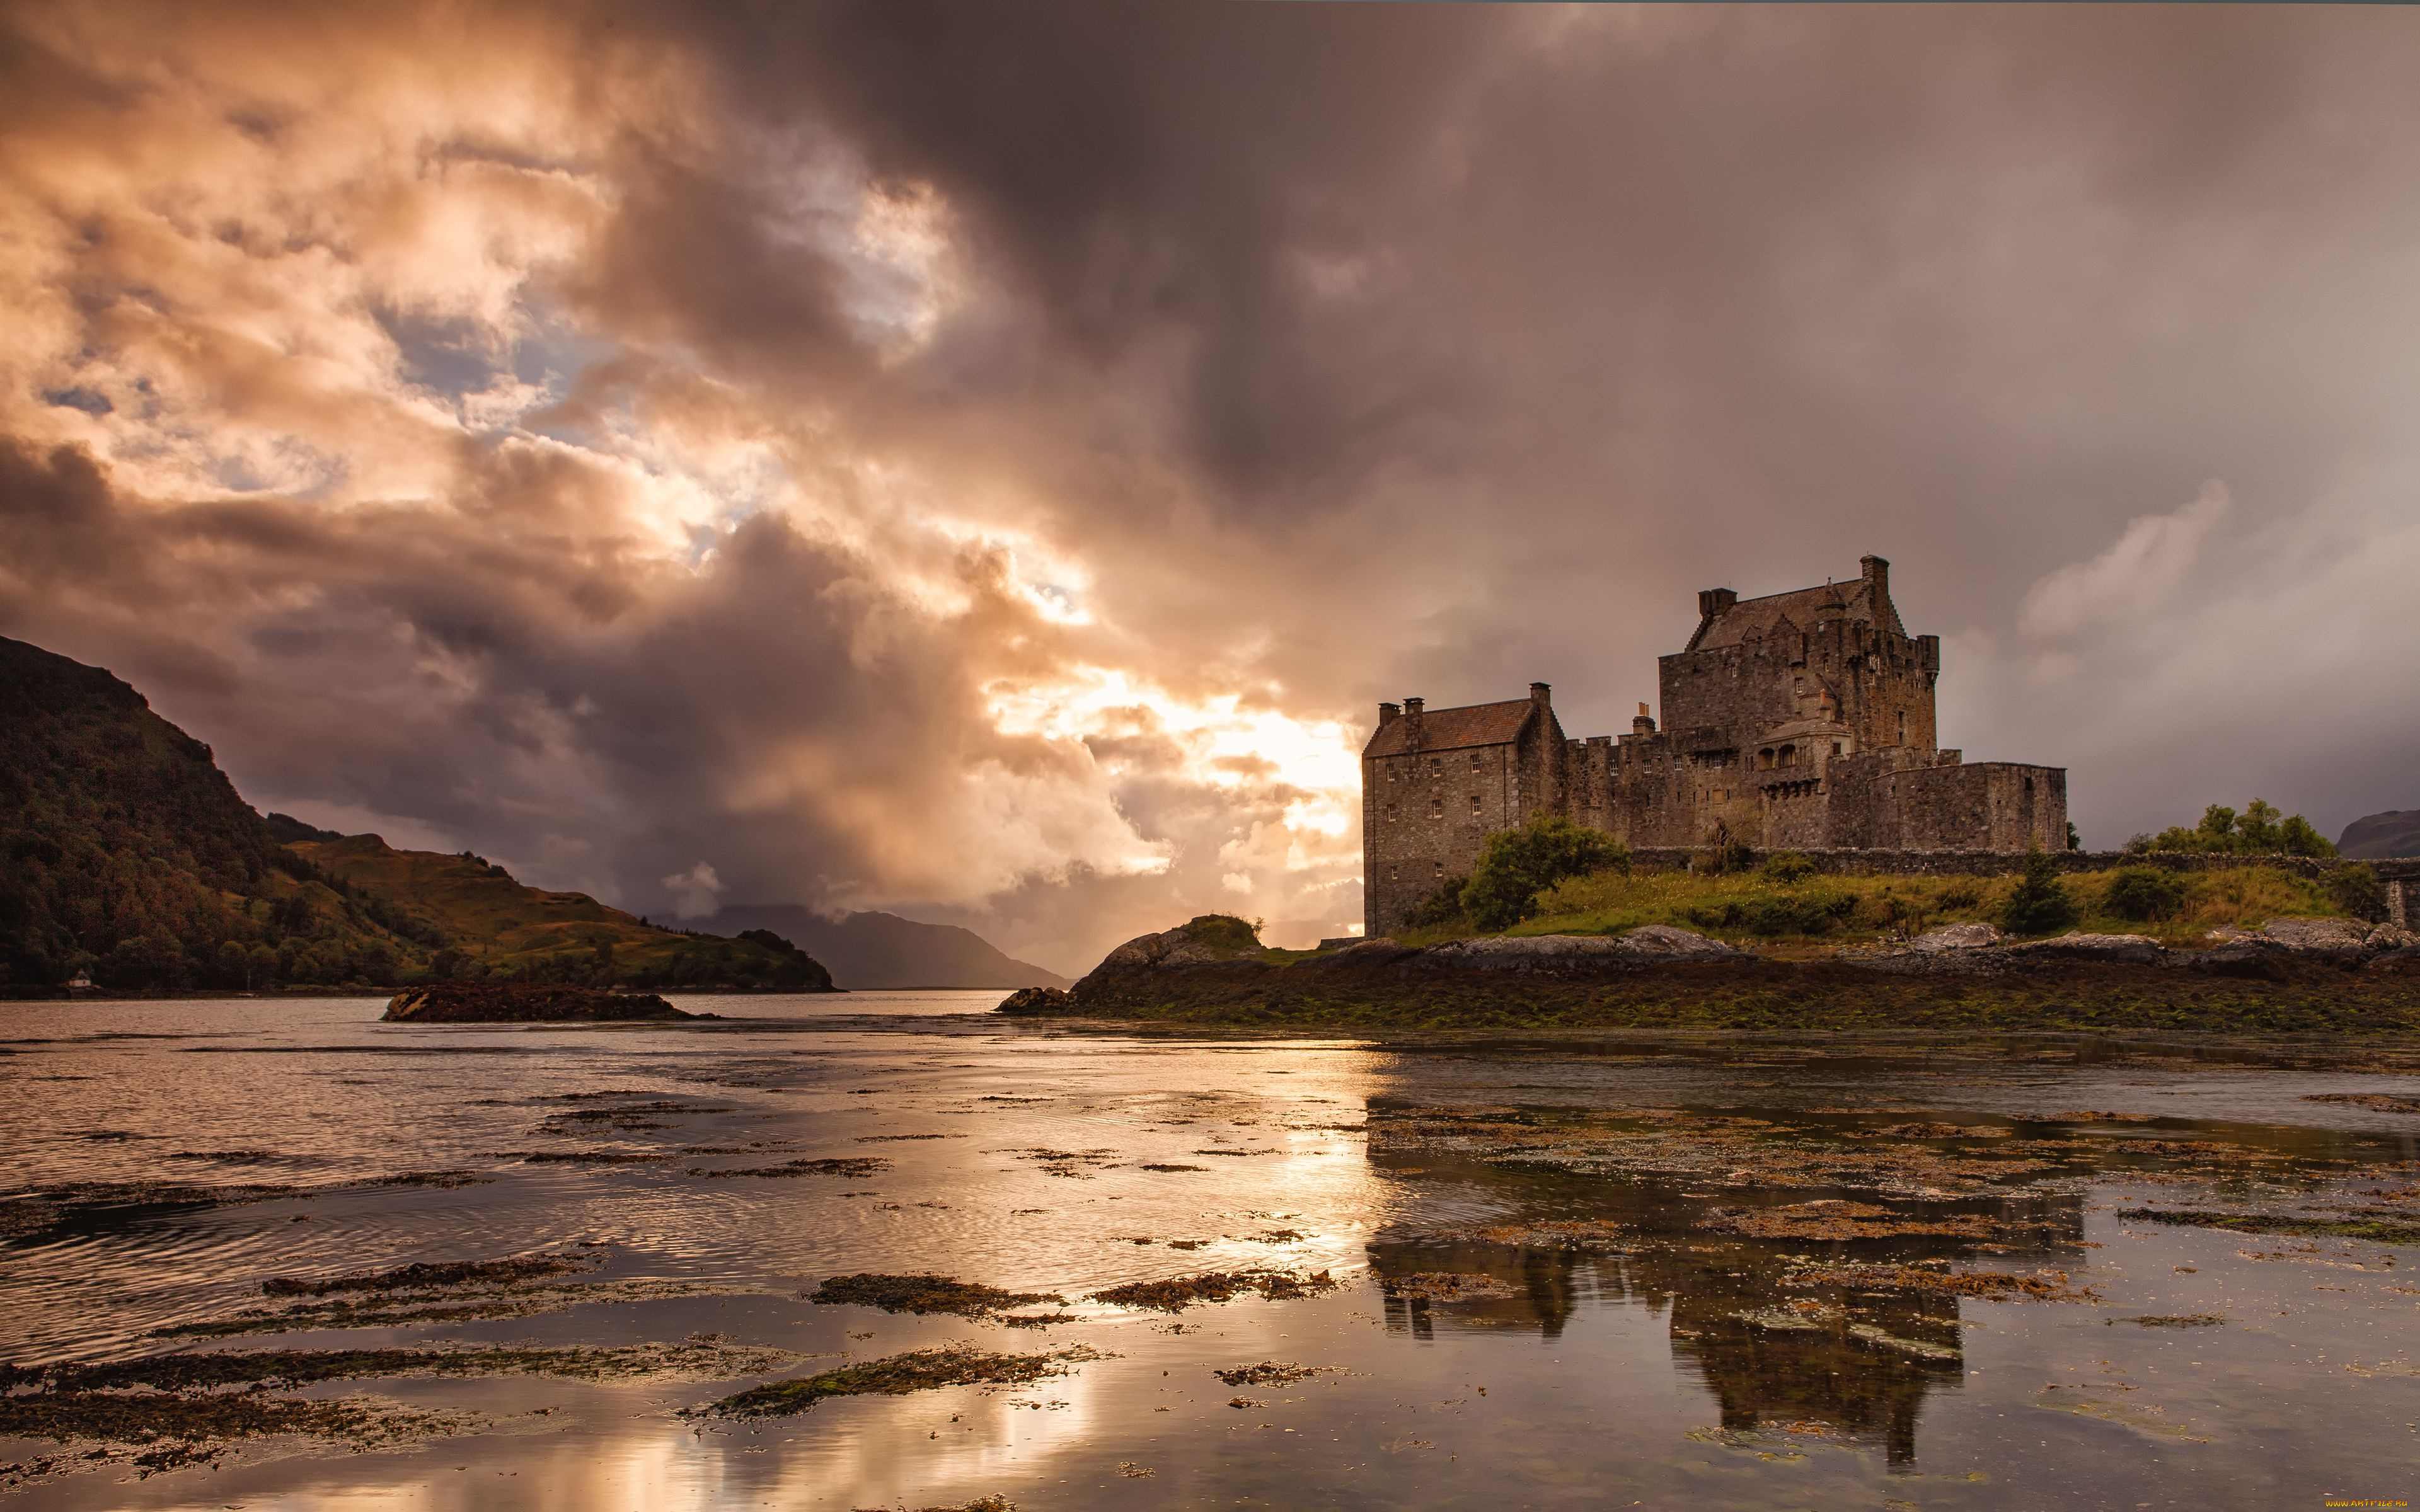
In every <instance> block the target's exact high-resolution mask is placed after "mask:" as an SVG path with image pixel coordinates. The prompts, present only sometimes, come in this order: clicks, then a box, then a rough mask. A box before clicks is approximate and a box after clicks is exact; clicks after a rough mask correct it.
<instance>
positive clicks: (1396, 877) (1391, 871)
mask: <svg viewBox="0 0 2420 1512" xmlns="http://www.w3.org/2000/svg"><path fill="white" fill-rule="evenodd" d="M1387 880H1388V881H1389V882H1401V881H1403V880H1404V869H1403V868H1402V867H1400V866H1390V867H1388V868H1387Z"/></svg>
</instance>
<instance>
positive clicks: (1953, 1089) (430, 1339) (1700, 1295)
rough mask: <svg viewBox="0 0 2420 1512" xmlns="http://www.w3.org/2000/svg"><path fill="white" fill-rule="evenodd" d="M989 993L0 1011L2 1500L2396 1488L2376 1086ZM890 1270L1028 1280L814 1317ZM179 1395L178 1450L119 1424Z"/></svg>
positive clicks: (1648, 1501)
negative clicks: (1146, 1027) (1418, 1032)
mask: <svg viewBox="0 0 2420 1512" xmlns="http://www.w3.org/2000/svg"><path fill="white" fill-rule="evenodd" d="M999 996H1000V995H999V994H954V995H952V994H854V995H848V996H847V997H845V998H830V997H800V998H782V997H754V996H751V997H727V998H708V997H693V996H683V997H679V998H677V999H676V1001H677V1003H678V1004H679V1006H680V1007H682V1008H685V1009H690V1010H706V1011H713V1012H717V1013H721V1014H724V1015H727V1017H726V1019H725V1020H724V1021H722V1022H716V1023H701V1024H695V1025H689V1024H684V1025H675V1026H658V1025H645V1026H580V1027H552V1026H411V1025H380V1024H378V1023H376V1022H375V1020H376V1017H377V1014H378V1012H379V1011H380V1006H381V1005H380V1003H378V1002H377V1001H375V1000H370V999H363V998H321V999H303V1000H229V1001H187V1002H175V1003H143V1004H126V1003H120V1004H95V1003H83V1004H10V1005H0V1050H5V1051H6V1052H7V1054H5V1055H0V1090H5V1092H6V1095H7V1096H8V1099H9V1100H10V1103H11V1105H12V1109H13V1117H12V1119H11V1124H12V1129H13V1130H14V1131H15V1136H14V1137H13V1138H12V1140H11V1144H12V1149H13V1151H14V1153H15V1156H16V1159H15V1162H14V1173H13V1175H12V1178H11V1185H12V1190H11V1192H10V1193H9V1194H8V1200H7V1201H6V1203H5V1205H0V1219H4V1220H5V1227H6V1230H7V1237H5V1239H0V1244H5V1246H6V1247H5V1248H0V1358H6V1359H7V1360H8V1361H10V1362H12V1363H13V1365H15V1366H16V1367H17V1370H18V1372H19V1375H18V1377H17V1383H16V1385H15V1386H14V1388H13V1391H14V1395H13V1396H11V1398H10V1400H11V1402H12V1403H15V1404H17V1412H16V1415H15V1417H14V1418H12V1419H11V1420H10V1421H11V1423H12V1425H13V1426H14V1427H17V1428H20V1429H25V1430H27V1436H23V1437H12V1438H8V1439H7V1440H6V1441H5V1442H0V1465H8V1466H10V1467H12V1468H10V1469H9V1470H8V1472H7V1473H6V1475H5V1477H0V1478H5V1480H6V1481H7V1483H8V1484H7V1489H5V1490H0V1498H5V1499H8V1500H14V1501H17V1502H20V1503H22V1504H26V1505H41V1506H45V1507H51V1506H57V1507H119V1506H124V1507H182V1506H193V1507H204V1506H207V1507H224V1506H227V1505H234V1504H241V1505H247V1506H256V1507H258V1506H276V1505H287V1506H298V1507H299V1506H305V1505H308V1506H327V1505H339V1506H341V1505H350V1504H364V1505H368V1504H379V1505H385V1504H394V1503H397V1502H408V1503H411V1504H424V1505H443V1506H466V1507H467V1506H483V1507H484V1506H519V1505H523V1504H528V1505H549V1506H560V1505H579V1506H583V1507H629V1508H640V1507H699V1508H706V1507H716V1508H720V1507H726V1506H728V1507H743V1506H745V1507H753V1506H758V1505H763V1504H774V1505H782V1506H801V1507H830V1508H853V1507H873V1506H903V1505H904V1506H907V1507H936V1506H968V1505H974V1504H985V1499H986V1498H995V1499H1003V1500H1004V1502H1005V1503H1006V1504H1013V1505H1015V1506H1018V1507H1023V1508H1028V1509H1032V1508H1045V1507H1094V1506H1110V1505H1114V1506H1119V1507H1129V1506H1134V1507H1157V1506H1166V1507H1179V1506H1186V1507H1189V1506H1200V1505H1221V1506H1270V1507H1294V1506H1335V1507H1373V1508H1375V1507H1395V1506H1417V1507H1521V1506H1538V1507H1546V1506H1554V1507H1566V1506H1568V1507H1580V1506H1590V1507H1593V1506H1601V1505H1613V1506H1623V1505H1629V1504H1634V1503H1636V1504H1641V1505H1645V1506H1673V1505H1680V1504H1689V1505H1693V1506H1708V1505H1711V1506H1737V1507H1742V1508H1761V1507H1773V1506H1810V1507H1836V1506H1837V1507H1859V1508H1872V1507H1892V1506H1921V1507H1928V1508H1930V1507H1936V1506H1937V1507H2034V1506H2048V1505H2083V1506H2102V1505H2107V1506H2116V1507H2136V1506H2146V1505H2148V1506H2155V1507H2165V1506H2171V1505H2173V1506H2196V1507H2205V1506H2246V1507H2251V1506H2260V1507H2267V1506H2276V1505H2301V1504H2313V1505H2316V1504H2319V1503H2320V1502H2322V1501H2323V1500H2325V1499H2326V1498H2327V1497H2330V1496H2338V1497H2347V1496H2351V1497H2359V1496H2370V1497H2393V1496H2407V1497H2408V1496H2410V1495H2411V1494H2412V1490H2413V1487H2412V1478H2413V1477H2412V1473H2411V1472H2410V1471H2409V1470H2408V1468H2407V1467H2408V1465H2409V1464H2410V1463H2412V1462H2413V1461H2414V1460H2420V1428H2415V1427H2414V1425H2415V1424H2420V1245H2415V1244H2413V1243H2412V1242H2410V1239H2411V1237H2412V1235H2411V1233H2410V1230H2411V1228H2412V1226H2413V1225H2420V1201H2415V1200H2414V1192H2415V1183H2420V1114H2415V1113H2413V1112H2412V1111H2409V1110H2408V1109H2407V1108H2406V1107H2404V1106H2403V1105H2402V1103H2399V1102H2398V1101H2397V1099H2408V1098H2410V1097H2412V1095H2414V1093H2415V1092H2420V1079H2415V1078H2414V1077H2412V1075H2409V1074H2405V1073H2404V1072H2402V1069H2401V1068H2402V1066H2403V1065H2404V1064H2405V1061H2404V1057H2401V1056H2400V1055H2387V1056H2381V1055H2377V1054H2370V1053H2359V1054H2355V1055H2352V1056H2350V1057H2343V1056H2338V1055H2336V1054H2335V1053H2334V1052H2333V1051H2332V1050H2331V1049H2330V1048H2329V1047H2327V1046H2324V1045H2315V1044H2314V1043H2312V1042H2308V1041H2305V1042H2303V1043H2300V1044H2292V1045H2281V1046H2249V1047H2243V1048H2242V1049H2229V1050H2225V1051H2224V1052H2222V1053H2217V1054H2212V1053H2211V1049H2210V1047H2208V1046H2204V1045H2199V1044H2197V1043H2195V1042H2194V1041H2179V1040H2175V1039H2171V1040H2170V1041H2168V1042H2166V1043H2165V1044H2156V1043H2150V1042H2145V1043H2142V1044H2137V1045H2131V1046H2130V1045H2128V1044H2126V1043H2124V1042H2121V1041H2110V1040H2105V1039H2104V1040H2098V1041H2061V1040H2057V1039H2055V1038H2040V1037H2037V1038H2034V1039H2028V1040H2014V1039H2011V1040H2003V1041H1935V1042H1932V1043H1917V1042H1913V1041H1910V1042H1893V1041H1887V1040H1885V1039H1870V1040H1863V1041H1854V1042H1852V1041H1844V1040H1842V1039H1840V1038H1838V1037H1832V1038H1828V1039H1824V1040H1822V1041H1809V1042H1807V1043H1805V1044H1792V1043H1790V1042H1788V1041H1787V1040H1786V1038H1782V1039H1776V1038H1769V1037H1768V1038H1747V1037H1730V1038H1723V1037H1711V1038H1710V1037H1698V1038H1695V1039H1691V1040H1688V1041H1656V1040H1654V1039H1652V1038H1646V1037H1633V1038H1628V1039H1620V1040H1614V1039H1604V1038H1599V1039H1591V1040H1568V1041H1548V1040H1531V1041H1528V1042H1506V1041H1499V1042H1495V1043H1477V1042H1458V1041H1453V1040H1451V1039H1450V1038H1438V1039H1433V1040H1431V1041H1426V1042H1422V1043H1394V1044H1380V1043H1375V1042H1372V1041H1355V1040H1339V1039H1310V1038H1282V1037H1272V1036H1251V1037H1242V1036H1237V1037H1216V1036H1211V1035H1207V1034H1202V1033H1194V1032H1189V1031H1185V1030H1181V1029H1180V1030H1171V1029H1167V1028H1158V1029H1156V1030H1155V1031H1154V1032H1152V1033H1150V1034H1149V1035H1147V1036H1146V1035H1136V1034H1129V1033H1125V1032H1121V1031H1118V1030H1115V1029H1111V1028H1109V1027H1107V1026H1087V1025H1080V1024H1068V1023H1039V1024H1036V1023H1008V1022H1003V1021H1001V1020H998V1019H994V1018H988V1017H986V1016H985V1015H984V1014H983V1012H982V1010H984V1009H986V1008H988V1007H989V1006H990V1004H991V1003H992V1002H994V1001H996V1000H997V999H998V997H999ZM506 1261H519V1262H520V1263H519V1264H513V1265H499V1264H498V1262H506ZM410 1267H420V1268H421V1269H417V1270H409V1269H406V1268H410ZM900 1276H927V1277H939V1278H944V1279H946V1280H949V1281H954V1282H959V1283H967V1284H970V1285H972V1286H976V1287H982V1288H998V1289H997V1290H996V1291H993V1292H988V1293H985V1292H974V1291H968V1290H965V1289H958V1290H949V1289H939V1290H937V1289H934V1288H931V1287H929V1286H928V1287H925V1288H922V1289H919V1288H913V1287H909V1288H901V1287H899V1286H897V1285H894V1284H892V1282H890V1281H864V1280H859V1281H856V1282H854V1283H853V1284H851V1285H847V1286H836V1287H831V1288H830V1289H829V1290H828V1291H827V1292H826V1295H827V1296H828V1297H830V1298H835V1299H845V1300H827V1301H821V1302H818V1301H816V1300H814V1297H815V1294H816V1293H817V1292H818V1290H819V1288H827V1287H828V1285H829V1284H830V1283H833V1282H834V1281H835V1279H836V1278H838V1279H842V1280H846V1279H847V1278H862V1277H875V1278H896V1277H900ZM1222 1278H1223V1279H1222ZM1219 1298H1223V1299H1224V1300H1217V1299H1219ZM886 1304H888V1305H891V1306H896V1307H899V1308H901V1309H903V1310H898V1311H892V1310H886ZM918 1305H923V1306H924V1310H922V1311H917V1310H912V1309H913V1308H915V1307H916V1306H918ZM337 1350H344V1351H355V1352H352V1353H349V1354H345V1355H342V1356H337V1355H334V1354H332V1353H331V1352H330V1351H337ZM256 1351H284V1352H283V1353H282V1354H281V1355H280V1356H279V1357H278V1358H277V1359H275V1360H253V1361H251V1362H249V1363H248V1364H247V1365H245V1367H244V1368H242V1369H238V1368H236V1367H234V1366H231V1365H227V1364H226V1363H225V1362H221V1361H217V1360H216V1358H215V1357H217V1356H220V1355H224V1354H226V1353H229V1352H237V1353H243V1354H253V1353H255V1352H256ZM404 1351H420V1352H419V1353H411V1352H404ZM170 1352H180V1353H189V1354H201V1355H207V1356H210V1357H212V1359H210V1360H208V1361H203V1362H198V1363H197V1362H185V1363H183V1364H181V1365H178V1366H177V1367H176V1368H175V1369H173V1370H172V1369H171V1368H170V1367H168V1366H166V1365H160V1364H157V1363H156V1362H155V1357H157V1356H161V1355H163V1354H165V1353H170ZM424 1356H425V1358H424ZM1001 1361H1007V1362H1008V1364H1006V1365H1001V1363H1000V1362H1001ZM130 1362H132V1364H130ZM146 1362H155V1363H146ZM1018 1362H1026V1363H1023V1364H1019V1363H1018ZM102 1367H109V1368H106V1369H105V1368H102ZM79 1371H81V1372H83V1374H81V1375H79V1374H78V1372H79ZM985 1371H988V1372H989V1374H988V1375H986V1374H985ZM281 1372H282V1373H281ZM348 1372H352V1373H350V1374H349V1373H348ZM920 1372H921V1374H920ZM143 1376H154V1377H160V1378H163V1379H169V1380H171V1384H170V1385H169V1386H166V1387H163V1386H160V1385H157V1384H151V1383H148V1382H147V1381H140V1380H136V1379H135V1378H136V1377H143ZM238 1378H247V1379H238ZM947 1380H958V1381H963V1382H964V1383H958V1384H931V1383H929V1382H931V1381H947ZM784 1381H789V1382H813V1381H826V1382H828V1383H829V1382H831V1381H838V1382H840V1383H841V1384H842V1385H843V1386H845V1387H846V1388H847V1391H845V1392H841V1393H839V1394H833V1393H830V1392H824V1391H822V1390H821V1389H820V1388H818V1389H815V1390H804V1389H800V1390H793V1391H789V1392H786V1393H785V1392H781V1391H776V1392H772V1393H770V1394H767V1393H764V1392H761V1391H760V1390H759V1389H760V1388H766V1387H768V1386H776V1385H778V1384H779V1383H781V1382H784ZM892 1386H897V1387H899V1388H900V1389H899V1390H898V1391H897V1392H896V1393H895V1394H894V1393H892V1390H891V1388H892ZM857 1391H861V1392H862V1394H855V1395H852V1394H848V1392H857ZM163 1392H169V1393H175V1394H180V1395H179V1399H180V1400H181V1401H183V1402H184V1403H185V1404H186V1407H187V1408H191V1409H192V1411H190V1412H186V1415H185V1416H184V1417H183V1418H181V1419H178V1420H176V1421H175V1422H171V1421H170V1418H171V1417H172V1416H173V1414H163V1415H161V1416H160V1417H159V1419H158V1422H159V1423H160V1424H161V1425H163V1426H165V1427H169V1428H170V1429H171V1431H168V1432H166V1433H164V1434H163V1436H161V1437H158V1438H152V1439H144V1438H142V1437H140V1432H141V1431H143V1430H141V1429H139V1427H138V1428H137V1429H135V1430H132V1431H129V1430H127V1429H126V1428H125V1425H126V1424H127V1423H129V1422H136V1423H139V1421H140V1418H139V1412H140V1410H150V1411H154V1412H159V1410H160V1408H161V1403H162V1394H163ZM752 1393H754V1394H755V1395H753V1396H750V1395H749V1394H752ZM734 1398H744V1399H745V1400H747V1401H749V1402H751V1403H753V1404H755V1406H753V1407H751V1408H750V1409H748V1410H746V1411H740V1410H737V1409H734V1410H731V1411H729V1412H724V1413H718V1412H715V1411H714V1410H713V1409H714V1404H716V1403H718V1402H725V1401H728V1400H732V1399H734ZM29 1402H43V1403H47V1404H49V1405H48V1406H46V1407H45V1408H44V1409H43V1411H44V1412H48V1413H49V1415H48V1416H47V1417H44V1416H42V1415H41V1414H40V1413H38V1412H34V1410H33V1409H32V1408H30V1407H28V1406H26V1405H25V1404H27V1403H29ZM275 1403H299V1404H323V1405H322V1406H321V1407H319V1408H318V1409H315V1410H313V1411H309V1412H304V1411H300V1410H296V1409H289V1408H283V1407H278V1408H274V1409H273V1411H271V1407H270V1404H275ZM768 1403H771V1404H773V1406H774V1408H775V1409H777V1410H774V1411H770V1412H762V1413H760V1412H758V1411H757V1410H756V1408H758V1407H763V1406H765V1405H766V1404H768ZM95 1404H99V1406H100V1407H102V1408H106V1409H107V1410H108V1411H107V1412H106V1413H101V1414H99V1415H98V1416H96V1415H95V1412H94V1407H95ZM793 1405H796V1406H798V1407H799V1408H801V1409H802V1410H799V1411H789V1410H787V1409H788V1408H789V1407H790V1406H793ZM178 1411H180V1412H184V1411H185V1408H179V1409H178ZM263 1412H270V1416H269V1417H268V1418H265V1419H263V1420H262V1425H256V1427H258V1430H257V1431H244V1430H241V1426H240V1424H239V1423H238V1422H237V1421H236V1420H237V1419H238V1418H240V1417H242V1416H244V1415H245V1414H247V1413H248V1414H251V1415H252V1416H253V1417H255V1418H260V1417H261V1414H262V1413H263ZM277 1412H284V1413H286V1414H287V1419H286V1420H285V1421H287V1423H288V1424H289V1425H290V1426H291V1427H294V1428H296V1429H298V1430H299V1431H281V1430H279V1420H277V1419H276V1418H275V1415H274V1414H275V1413H277ZM78 1413H83V1414H84V1416H83V1417H81V1418H79V1417H78V1416H77V1414H78ZM94 1422H99V1423H101V1425H102V1426H103V1427H108V1426H109V1425H111V1424H115V1425H116V1429H115V1430H114V1431H116V1432H117V1434H118V1436H116V1437H100V1438H92V1437H80V1436H70V1437H69V1438H66V1439H64V1440H61V1439H54V1438H49V1437H41V1436H34V1435H33V1434H32V1432H31V1429H32V1428H33V1427H39V1426H40V1425H41V1424H42V1423H49V1424H51V1425H52V1426H53V1427H55V1428H56V1430H57V1431H60V1432H66V1433H70V1435H74V1434H78V1433H82V1432H85V1431H88V1430H89V1428H90V1426H91V1424H92V1423H94ZM78 1423H83V1424H85V1427H77V1424H78ZM61 1424H65V1425H66V1426H65V1427H59V1425H61ZM96 1455H97V1456H98V1457H97V1458H86V1457H88V1456H96ZM990 1504H991V1505H995V1506H996V1505H999V1504H1001V1502H1000V1501H994V1502H992V1503H990Z"/></svg>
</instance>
